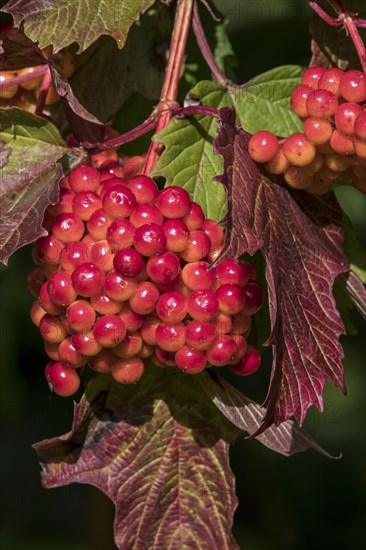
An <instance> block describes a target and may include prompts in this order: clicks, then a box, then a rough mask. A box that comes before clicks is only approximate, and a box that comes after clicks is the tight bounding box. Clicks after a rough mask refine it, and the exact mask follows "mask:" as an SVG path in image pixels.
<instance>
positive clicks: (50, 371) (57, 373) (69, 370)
mask: <svg viewBox="0 0 366 550" xmlns="http://www.w3.org/2000/svg"><path fill="white" fill-rule="evenodd" d="M45 377H46V380H47V382H48V384H49V386H50V388H51V390H52V391H54V392H55V393H56V394H57V395H60V396H61V397H69V396H70V395H73V394H74V393H76V392H77V391H78V389H79V387H80V378H79V375H78V373H77V372H76V370H75V369H74V368H73V367H70V366H68V365H66V364H65V363H62V362H61V361H58V362H57V363H54V362H53V361H50V362H49V363H47V365H46V369H45Z"/></svg>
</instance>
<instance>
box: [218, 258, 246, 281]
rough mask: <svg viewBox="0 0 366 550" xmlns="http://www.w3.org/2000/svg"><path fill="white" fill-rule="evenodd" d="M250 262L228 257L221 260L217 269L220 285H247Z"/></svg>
mask: <svg viewBox="0 0 366 550" xmlns="http://www.w3.org/2000/svg"><path fill="white" fill-rule="evenodd" d="M248 265H249V264H248V263H245V262H240V261H239V260H234V259H233V258H227V259H225V260H223V261H222V262H220V263H219V264H218V265H217V267H216V270H215V273H216V275H217V278H218V280H219V283H220V285H226V284H236V285H240V286H245V285H246V284H247V283H248V281H249V276H250V271H249V268H248Z"/></svg>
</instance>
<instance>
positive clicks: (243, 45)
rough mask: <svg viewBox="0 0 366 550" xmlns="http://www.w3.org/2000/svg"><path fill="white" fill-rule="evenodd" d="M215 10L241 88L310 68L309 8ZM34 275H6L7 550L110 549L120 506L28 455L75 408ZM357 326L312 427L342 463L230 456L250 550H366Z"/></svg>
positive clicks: (236, 451)
mask: <svg viewBox="0 0 366 550" xmlns="http://www.w3.org/2000/svg"><path fill="white" fill-rule="evenodd" d="M216 5H217V7H218V8H219V9H220V10H221V11H222V12H224V13H226V14H227V16H228V18H229V20H230V25H229V31H230V35H231V39H232V44H233V49H234V51H235V52H236V54H237V56H238V67H237V68H236V74H237V77H238V82H244V81H246V80H248V79H249V78H251V77H253V76H255V75H256V74H259V73H261V72H263V71H265V70H268V69H270V68H272V67H275V66H278V65H282V64H291V63H294V64H302V65H304V66H306V65H307V64H308V62H309V59H310V48H309V44H310V36H309V32H308V25H309V18H310V16H311V12H310V10H309V8H307V6H306V4H305V2H303V1H302V0H296V1H287V0H283V1H281V0H265V1H249V0H242V1H234V0H233V1H231V0H225V1H224V0H223V1H219V0H217V1H216ZM187 62H189V59H187ZM132 101H133V103H134V109H135V110H137V113H136V111H135V114H136V117H137V118H138V119H139V120H140V121H141V120H143V119H144V117H145V116H146V114H147V113H148V110H149V108H150V106H149V104H148V103H147V102H145V100H143V99H141V98H139V97H138V96H135V97H134V98H133V99H132ZM139 111H140V116H139ZM125 152H126V153H130V152H131V146H130V147H129V148H128V147H126V150H125ZM337 194H338V197H339V199H340V200H341V202H342V204H343V206H344V209H345V210H346V212H347V213H348V214H349V215H350V216H351V218H352V219H353V221H354V224H355V226H356V228H357V231H358V233H359V235H360V236H361V237H363V238H364V236H365V235H366V202H365V197H364V196H361V195H360V194H359V193H358V192H357V191H355V190H353V188H352V189H350V188H348V187H347V188H339V189H338V191H337ZM31 269H32V260H31V250H30V247H26V248H24V249H22V250H20V251H19V252H17V253H16V254H15V255H14V256H13V257H12V258H11V260H10V262H9V266H8V267H7V268H4V267H3V266H2V267H1V268H0V282H1V314H0V315H1V317H0V320H1V333H0V334H1V340H0V352H1V370H0V373H1V385H0V392H1V394H0V411H1V432H0V442H1V462H0V464H1V488H2V498H1V534H0V546H1V548H2V549H3V550H25V549H27V550H64V549H66V548H67V549H68V550H110V549H113V548H114V545H113V540H112V522H113V506H112V504H111V503H110V502H109V501H108V499H107V498H106V497H104V495H102V494H101V493H99V492H98V491H97V490H96V489H94V488H92V487H87V486H81V485H71V486H68V487H64V488H60V489H54V490H45V489H43V488H42V487H41V484H40V475H39V474H40V471H39V466H38V463H37V458H36V455H35V453H34V451H33V450H32V448H31V445H32V443H34V442H36V441H39V440H41V439H44V438H47V437H51V436H54V435H60V434H62V433H65V432H67V431H68V430H69V428H70V426H71V420H72V399H62V398H58V397H57V396H53V395H51V394H50V392H49V390H48V387H47V385H46V382H45V380H44V376H43V367H44V364H45V362H46V357H45V354H44V352H43V346H42V342H41V338H40V336H39V331H38V329H37V328H36V327H34V326H33V325H32V323H31V321H30V319H29V314H28V311H29V308H30V305H31V303H32V297H31V296H30V294H29V293H28V290H27V288H26V285H25V279H26V275H27V273H28V271H30V270H31ZM352 320H353V323H354V324H355V326H357V328H358V330H359V334H358V335H357V336H347V337H344V338H343V344H344V349H345V360H344V365H345V372H346V383H347V389H348V395H347V397H344V396H342V395H341V394H340V392H338V391H336V390H335V389H334V388H333V387H331V386H330V385H327V386H326V389H325V398H324V413H323V415H320V414H319V413H318V412H317V411H316V410H313V409H311V410H310V412H309V414H308V418H307V420H306V423H305V427H306V429H307V430H308V431H309V432H310V433H311V434H312V435H313V436H314V438H316V439H317V441H318V442H319V443H320V444H321V445H322V446H323V447H325V448H326V449H327V450H328V451H329V452H331V453H332V454H334V455H339V454H340V453H342V458H341V459H340V460H329V459H327V458H324V457H323V456H320V455H317V454H316V453H315V452H313V451H308V452H307V453H305V454H301V455H295V456H293V457H291V458H284V457H282V456H280V455H277V454H275V453H273V452H271V451H269V450H268V449H266V448H264V447H262V446H261V445H260V444H259V443H257V442H255V441H247V440H245V439H244V438H241V439H240V440H238V441H237V442H236V443H235V444H234V445H233V446H232V451H231V464H232V468H233V470H234V473H235V475H236V479H237V481H236V483H237V494H238V498H239V501H240V504H239V507H238V510H237V513H236V515H235V525H234V532H235V536H236V538H237V540H238V543H239V544H240V547H241V549H243V550H277V549H281V550H295V549H296V550H308V549H310V548H311V549H317V548H319V549H320V548H331V549H332V550H338V549H339V550H341V549H342V550H343V549H351V550H361V549H364V548H366V546H365V540H366V531H365V524H366V515H365V488H366V483H365V481H366V479H365V457H366V425H365V402H366V383H365V382H366V360H365V359H366V354H365V352H366V348H365V341H366V338H365V337H366V329H365V324H364V323H362V322H361V319H360V318H359V316H358V315H357V314H354V315H352ZM269 372H270V357H269V354H267V355H265V360H264V366H263V368H262V369H261V370H260V371H259V372H258V373H257V374H255V375H254V376H252V377H249V378H246V379H244V380H240V387H241V389H242V390H243V391H244V392H245V393H246V394H247V395H249V396H251V397H252V398H254V399H257V400H258V401H262V400H263V399H264V397H265V390H266V387H267V384H268V379H269Z"/></svg>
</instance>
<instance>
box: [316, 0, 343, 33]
mask: <svg viewBox="0 0 366 550" xmlns="http://www.w3.org/2000/svg"><path fill="white" fill-rule="evenodd" d="M307 3H308V4H309V6H310V7H311V9H312V10H314V11H315V13H316V14H317V15H319V17H321V18H322V19H323V20H324V21H325V22H326V23H328V25H331V26H332V27H339V26H340V25H341V24H342V19H340V18H339V17H338V18H337V19H335V18H334V17H331V16H330V15H328V14H327V12H326V11H324V10H323V9H322V8H321V7H320V6H319V5H318V4H317V3H316V2H314V1H313V0H307Z"/></svg>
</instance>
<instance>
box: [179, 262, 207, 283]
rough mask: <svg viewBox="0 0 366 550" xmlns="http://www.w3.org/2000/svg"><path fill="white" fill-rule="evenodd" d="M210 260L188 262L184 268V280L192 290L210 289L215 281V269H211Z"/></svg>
mask: <svg viewBox="0 0 366 550" xmlns="http://www.w3.org/2000/svg"><path fill="white" fill-rule="evenodd" d="M209 267H210V264H209V263H208V262H203V261H200V262H193V263H187V264H186V265H185V266H184V267H183V269H182V280H183V283H184V284H185V285H186V287H187V288H189V289H190V290H208V289H210V288H211V287H212V285H213V284H214V281H215V272H214V270H211V271H209Z"/></svg>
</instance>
